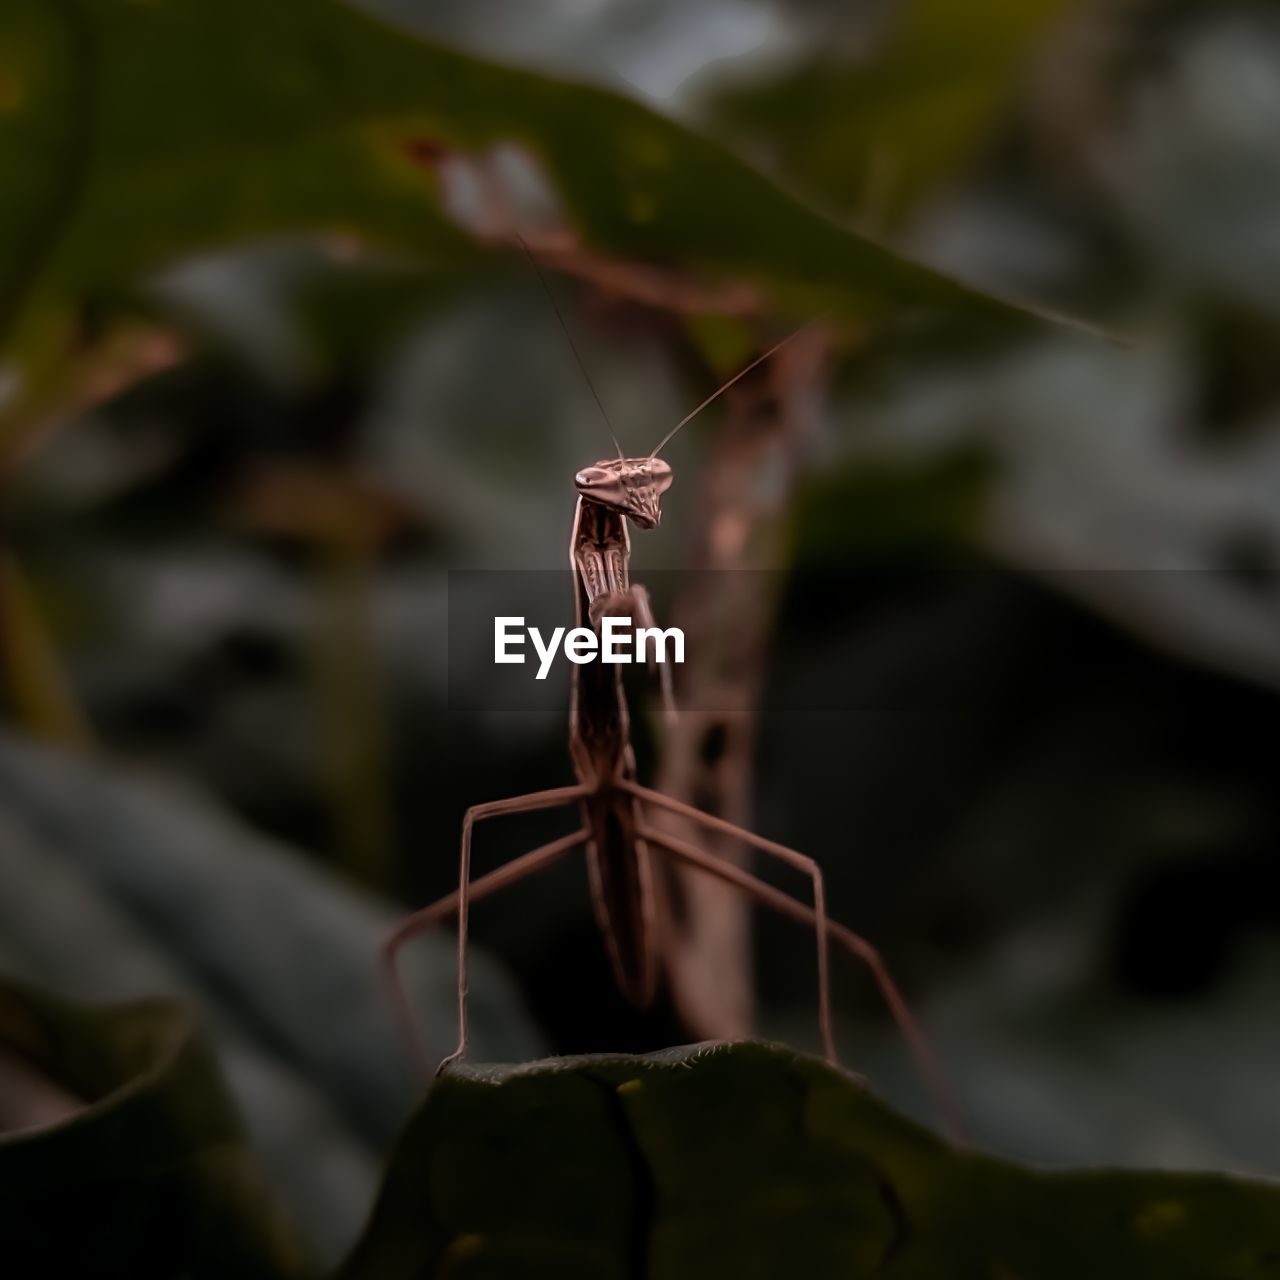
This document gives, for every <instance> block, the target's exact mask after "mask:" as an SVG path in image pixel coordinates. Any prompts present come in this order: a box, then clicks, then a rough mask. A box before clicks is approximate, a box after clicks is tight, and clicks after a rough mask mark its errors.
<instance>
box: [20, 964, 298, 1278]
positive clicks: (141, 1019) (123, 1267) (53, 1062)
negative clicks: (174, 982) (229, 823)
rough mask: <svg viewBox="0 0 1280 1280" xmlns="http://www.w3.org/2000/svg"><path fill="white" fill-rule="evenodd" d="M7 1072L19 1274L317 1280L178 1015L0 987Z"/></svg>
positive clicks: (168, 1009)
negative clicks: (25, 1112)
mask: <svg viewBox="0 0 1280 1280" xmlns="http://www.w3.org/2000/svg"><path fill="white" fill-rule="evenodd" d="M0 1056H2V1058H3V1062H4V1064H5V1068H6V1070H5V1076H6V1079H5V1104H6V1105H5V1108H4V1119H5V1121H6V1124H5V1127H4V1131H0V1237H2V1238H3V1241H4V1245H3V1250H4V1264H5V1270H6V1273H7V1274H12V1275H15V1276H35V1275H46V1276H75V1277H78V1278H79V1280H87V1278H88V1277H94V1276H121V1277H124V1276H128V1277H135V1278H137V1280H148V1278H149V1277H157V1280H159V1278H161V1277H163V1278H165V1280H169V1278H170V1277H174V1276H178V1275H182V1276H191V1277H205V1276H207V1277H225V1276H237V1277H245V1278H247V1280H258V1278H261V1280H272V1278H277V1277H280V1278H282V1277H293V1276H302V1275H306V1274H309V1268H308V1266H307V1264H306V1263H305V1261H304V1259H303V1257H302V1255H301V1254H300V1252H299V1250H298V1249H297V1247H296V1245H295V1244H294V1243H293V1242H292V1240H291V1237H290V1235H289V1233H288V1231H287V1230H286V1228H285V1226H284V1223H283V1220H282V1218H281V1216H280V1214H279V1212H278V1210H277V1209H276V1206H275V1201H274V1199H273V1197H272V1195H271V1194H270V1192H269V1190H268V1188H267V1187H266V1186H265V1185H264V1184H263V1183H262V1180H261V1177H260V1174H259V1172H258V1168H257V1165H256V1163H255V1161H254V1159H253V1156H252V1155H251V1154H250V1152H249V1150H248V1148H247V1147H246V1146H245V1144H244V1141H243V1135H242V1133H241V1129H240V1123H239V1120H238V1119H237V1117H236V1114H235V1111H234V1109H233V1108H232V1106H231V1104H230V1102H229V1101H228V1099H227V1094H226V1091H225V1090H224V1088H223V1084H222V1079H221V1076H220V1074H219V1072H218V1069H217V1066H216V1064H215V1062H214V1061H213V1058H212V1056H211V1054H210V1053H209V1051H208V1049H207V1048H206V1047H205V1045H204V1043H203V1042H202V1041H201V1039H200V1038H199V1037H198V1036H197V1035H196V1033H195V1031H194V1030H193V1027H192V1025H191V1022H190V1020H189V1018H188V1017H187V1015H186V1014H185V1013H184V1012H183V1011H182V1009H181V1008H180V1007H179V1006H177V1005H175V1004H171V1003H169V1002H167V1001H159V1000H157V1001H148V1002H145V1003H139V1004H132V1005H121V1006H116V1007H114V1008H94V1007H92V1006H89V1005H81V1004H75V1003H72V1002H70V1001H66V1000H62V999H58V998H56V997H54V996H52V995H48V994H46V993H43V992H40V991H38V990H36V989H35V988H31V987H26V986H22V985H19V984H17V983H12V982H7V981H0ZM24 1099H30V1100H31V1101H32V1106H31V1119H32V1120H34V1121H36V1123H34V1124H24V1123H23V1117H22V1104H23V1101H24Z"/></svg>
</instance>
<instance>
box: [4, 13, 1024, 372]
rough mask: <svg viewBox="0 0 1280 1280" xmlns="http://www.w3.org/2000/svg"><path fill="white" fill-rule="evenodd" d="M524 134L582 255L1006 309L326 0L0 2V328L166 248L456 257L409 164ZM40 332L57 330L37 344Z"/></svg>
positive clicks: (96, 286)
mask: <svg viewBox="0 0 1280 1280" xmlns="http://www.w3.org/2000/svg"><path fill="white" fill-rule="evenodd" d="M499 143H516V144H522V145H523V146H524V147H526V148H527V149H528V150H530V151H531V152H532V153H533V154H534V155H535V156H536V157H537V158H538V159H539V160H540V161H541V163H542V164H543V165H544V166H545V169H546V172H547V174H548V175H549V177H550V180H551V183H552V185H553V186H554V188H555V191H556V193H557V194H558V196H559V198H560V200H561V201H562V202H563V204H564V206H565V207H566V209H567V212H568V215H569V218H570V220H571V222H572V224H573V225H574V227H575V228H576V229H577V230H578V231H579V232H580V233H581V235H582V237H583V238H584V240H585V241H586V243H587V244H588V245H589V246H590V247H591V248H593V249H596V250H602V251H605V252H609V253H613V254H623V255H636V256H641V257H649V258H653V259H658V260H661V261H665V262H675V263H677V264H680V265H681V266H685V267H691V268H696V269H699V270H702V271H706V272H709V273H713V274H717V275H721V276H731V277H732V278H733V279H735V280H741V279H745V280H750V281H754V282H758V283H761V284H764V285H767V286H773V287H776V288H777V289H778V290H779V291H780V292H783V293H786V294H787V295H788V296H789V297H790V298H791V299H792V300H793V301H794V302H795V303H796V304H797V305H800V306H803V307H805V308H811V309H817V308H819V307H830V308H831V309H834V310H837V311H841V312H844V313H846V314H856V315H863V314H864V313H865V312H866V311H867V310H868V309H883V308H886V307H895V308H910V309H917V308H921V307H923V308H926V309H938V308H940V309H942V310H943V311H958V312H960V313H961V314H964V315H966V316H968V317H970V318H974V317H982V316H987V317H989V318H992V319H1009V318H1013V317H1016V316H1017V315H1018V314H1019V313H1018V312H1017V310H1016V309H1015V308H1012V307H1010V306H1008V305H1006V304H1004V303H1001V302H997V301H995V300H993V299H990V298H988V297H985V296H983V295H981V294H979V293H976V292H974V291H973V290H970V289H968V288H966V287H964V286H962V285H960V284H958V283H956V282H954V281H952V280H950V279H947V278H945V277H943V276H941V275H939V274H937V273H935V272H932V271H930V270H928V269H926V268H924V267H921V266H917V265H914V264H912V263H910V262H908V261H906V260H904V259H902V258H900V257H899V256H897V255H895V254H893V253H891V252H889V251H887V250H885V249H882V248H879V247H877V246H876V245H874V244H872V243H870V242H869V241H867V240H864V239H862V238H860V237H859V236H857V235H855V234H853V233H851V232H848V231H845V230H842V229H841V228H840V227H838V226H836V225H835V224H833V223H831V222H829V221H827V220H825V219H824V218H822V217H820V216H819V215H817V214H815V213H813V212H811V211H810V210H808V209H807V208H805V207H804V206H803V205H801V204H799V203H797V202H796V201H795V200H794V199H792V198H791V197H790V196H788V195H786V194H785V193H784V192H782V191H781V190H780V189H779V188H778V187H776V186H774V185H773V184H772V183H771V182H770V181H769V180H768V179H766V178H764V177H763V176H761V175H759V174H758V173H756V172H754V171H753V170H751V169H750V168H748V167H747V166H746V165H744V164H742V163H741V162H740V161H738V160H736V159H734V158H733V157H732V156H731V155H730V154H729V153H728V152H726V151H724V150H722V149H721V148H720V147H718V146H716V145H714V144H712V143H710V142H707V141H704V140H703V139H701V138H699V137H697V136H696V135H694V134H693V133H691V132H690V131H689V130H687V129H685V128H683V127H681V126H680V125H677V124H675V123H673V122H671V121H668V120H665V119H663V118H662V117H660V116H657V115H655V114H654V113H653V112H651V111H649V110H647V109H645V108H644V107H641V106H639V105H637V104H635V103H632V102H629V101H627V100H626V99H624V98H621V97H619V96H617V95H615V94H612V93H609V92H607V91H604V90H600V89H595V88H589V87H585V86H579V85H573V84H567V83H561V82H558V81H555V80H552V79H549V78H547V77H545V76H541V75H536V74H533V73H529V72H523V71H517V70H510V69H507V68H504V67H501V66H498V65H495V64H491V63H487V62H484V61H481V60H479V59H476V58H472V57H469V56H466V55H464V54H460V53H455V52H453V51H450V50H448V49H445V48H441V47H438V46H435V45H431V44H427V43H425V42H422V41H419V40H417V39H413V38H411V37H409V36H407V35H402V34H400V33H398V32H396V31H394V30H392V29H391V28H388V27H385V26H382V25H380V24H379V23H377V22H376V21H374V20H372V19H370V18H368V17H366V16H364V15H362V14H361V13H359V12H357V11H356V10H354V9H349V8H347V7H345V6H343V5H341V4H339V3H336V2H335V0H274V2H273V3H272V4H270V5H267V6H262V5H258V4H254V3H251V0H165V2H164V3H129V2H128V0H80V2H79V3H74V4H72V3H67V4H59V5H51V4H48V3H47V2H46V0H10V3H8V4H7V5H6V6H5V8H4V11H3V13H2V14H0V161H3V164H4V167H5V172H6V175H7V176H6V179H5V185H6V192H7V196H6V203H7V205H8V208H7V211H6V213H5V214H4V215H3V221H0V332H10V333H11V335H12V331H13V326H14V325H15V324H16V325H17V331H16V332H17V337H18V338H19V339H20V344H21V350H22V351H23V352H24V354H25V355H26V357H27V362H28V364H29V363H30V361H31V359H32V358H34V357H35V356H36V355H41V354H42V355H43V356H44V357H45V358H48V357H49V353H50V350H52V349H54V347H51V346H50V344H49V343H48V341H47V340H48V339H51V338H54V337H60V338H62V339H63V340H64V341H65V340H66V338H67V335H68V332H69V328H68V317H69V315H70V311H69V308H70V307H71V305H73V304H76V303H82V302H85V301H90V300H93V299H95V298H101V297H102V296H103V295H108V294H110V292H111V291H113V290H115V289H118V288H120V287H121V286H127V285H129V284H130V283H132V282H134V281H136V280H137V279H138V278H139V276H140V275H141V274H143V273H146V272H148V271H151V270H153V269H155V268H157V267H159V266H161V265H162V264H164V263H166V262H168V261H171V260H172V259H174V258H175V257H178V256H179V255H182V254H187V253H191V252H193V251H196V250H200V249H207V248H211V247H214V246H218V245H225V244H231V243H237V242H241V241H245V240H248V239H251V238H257V237H263V236H267V235H271V234H279V233H289V232H316V233H330V234H333V235H336V236H340V237H342V238H343V241H344V242H345V243H347V244H348V245H355V246H357V247H358V245H359V244H360V243H362V242H364V241H366V240H367V241H371V242H373V243H376V244H379V245H383V246H389V247H393V248H398V249H406V250H411V251H414V252H417V253H424V252H425V253H427V254H429V255H439V256H443V257H446V258H449V259H457V258H458V257H459V256H462V255H465V254H467V253H468V252H473V251H474V247H473V242H472V241H471V240H469V239H468V238H467V237H466V236H465V235H464V234H463V233H462V232H461V231H460V230H459V229H458V228H457V227H456V226H455V225H453V224H452V223H451V222H450V221H448V220H447V218H446V216H445V215H444V213H443V212H442V211H441V208H440V201H439V191H438V188H437V179H436V175H435V172H434V170H433V167H432V165H431V164H430V163H426V162H424V160H425V159H426V158H429V157H431V156H434V155H437V154H439V152H440V149H441V148H446V149H459V150H463V151H468V152H474V151H479V150H484V149H489V148H491V147H493V146H494V145H496V144H499ZM55 346H56V344H55Z"/></svg>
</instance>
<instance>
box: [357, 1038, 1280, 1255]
mask: <svg viewBox="0 0 1280 1280" xmlns="http://www.w3.org/2000/svg"><path fill="white" fill-rule="evenodd" d="M1278 1258H1280V1189H1278V1188H1276V1187H1275V1186H1272V1185H1269V1184H1266V1183H1252V1182H1248V1181H1245V1180H1243V1179H1233V1178H1229V1177H1226V1176H1222V1175H1217V1174H1166V1173H1147V1172H1134V1173H1130V1172H1121V1171H1111V1170H1091V1171H1082V1172H1071V1173H1041V1172H1037V1171H1033V1170H1030V1169H1025V1168H1021V1167H1019V1166H1017V1165H1013V1164H1010V1163H1007V1162H1004V1161H1000V1160H995V1159H992V1158H990V1157H988V1156H983V1155H980V1154H977V1153H974V1152H968V1151H962V1150H957V1149H955V1148H952V1147H950V1146H948V1145H947V1144H946V1143H944V1142H942V1141H941V1140H940V1139H938V1138H935V1137H933V1136H932V1135H931V1134H929V1133H928V1132H927V1131H925V1130H924V1129H921V1128H919V1127H918V1126H916V1125H915V1124H913V1123H911V1122H910V1121H907V1120H904V1119H902V1118H901V1117H899V1116H897V1115H895V1114H894V1113H893V1112H891V1111H889V1110H888V1109H887V1108H886V1107H885V1106H883V1105H882V1104H881V1103H879V1102H877V1101H876V1100H875V1099H874V1098H873V1097H871V1096H870V1094H868V1093H867V1092H866V1090H865V1089H863V1088H862V1087H861V1086H860V1085H859V1084H858V1083H857V1082H856V1081H855V1080H854V1079H853V1078H851V1077H850V1076H848V1075H846V1074H844V1073H843V1072H840V1071H837V1070H833V1069H832V1068H831V1067H829V1066H827V1065H826V1064H824V1063H821V1062H818V1061H817V1060H815V1059H811V1058H805V1057H801V1056H799V1055H797V1054H795V1053H792V1052H790V1051H788V1050H783V1049H779V1048H774V1047H770V1046H768V1045H763V1044H750V1043H745V1044H743V1043H740V1044H737V1045H733V1046H723V1045H715V1046H706V1045H703V1046H698V1047H695V1048H692V1049H688V1048H686V1049H680V1050H672V1051H668V1052H666V1053H661V1054H656V1055H653V1056H651V1057H648V1058H620V1057H619V1058H614V1057H590V1058H577V1059H567V1060H563V1061H559V1062H548V1063H539V1064H536V1065H534V1066H528V1067H516V1068H470V1069H464V1070H462V1071H459V1072H456V1073H453V1074H450V1075H448V1076H446V1077H444V1078H443V1079H442V1080H440V1081H439V1082H438V1083H437V1084H436V1086H435V1088H434V1089H433V1090H432V1092H431V1094H430V1095H429V1096H428V1098H427V1101H426V1103H425V1104H424V1106H423V1107H422V1108H421V1110H419V1112H418V1113H417V1115H416V1116H415V1117H414V1118H413V1120H412V1121H411V1122H410V1124H409V1127H408V1128H407V1130H406V1131H405V1133H404V1135H403V1137H402V1139H401V1142H400V1145H399V1147H398V1149H397V1150H396V1152H395V1153H394V1155H393V1157H392V1161H391V1166H390V1169H389V1172H388V1175H387V1180H386V1183H385V1185H384V1187H383V1190H382V1195H381V1198H380V1201H379V1204H378V1207H377V1209H376V1210H375V1213H374V1216H373V1219H372V1221H371V1223H370V1225H369V1229H368V1231H367V1232H366V1235H365V1237H364V1239H363V1241H362V1242H361V1244H360V1246H359V1247H358V1248H357V1250H356V1252H355V1254H354V1255H353V1258H352V1260H351V1262H350V1263H349V1264H348V1266H347V1268H346V1270H345V1271H344V1272H343V1275H344V1277H345V1280H364V1278H365V1277H370V1278H372V1277H377V1280H399V1278H400V1277H410V1276H425V1275H449V1276H451V1277H457V1278H461V1277H479V1276H486V1277H489V1276H492V1277H498V1276H510V1275H520V1276H522V1277H525V1278H527V1280H532V1278H534V1277H539V1276H557V1277H579V1276H580V1277H592V1280H600V1278H602V1277H609V1276H617V1277H620V1278H621V1277H630V1276H634V1275H653V1276H662V1277H663V1280H680V1278H681V1277H685V1276H688V1277H698V1280H715V1278H716V1277H726V1278H727V1277H733V1278H734V1280H751V1278H752V1277H760V1278H761V1280H764V1278H766V1277H768V1278H770V1280H772V1278H773V1277H777V1276H780V1275H795V1276H803V1277H805V1278H806V1280H814V1278H816V1277H831V1278H832V1280H836V1278H837V1277H838V1278H839V1280H857V1277H872V1276H875V1277H878V1278H881V1280H907V1278H908V1277H910V1278H911V1280H924V1278H925V1277H934V1276H937V1277H948V1278H950V1280H956V1278H959V1277H974V1278H975V1280H976V1278H978V1277H982V1278H984V1280H985V1278H988V1277H1000V1278H1004V1277H1031V1276H1034V1277H1037V1280H1074V1278H1076V1277H1080V1276H1090V1277H1098V1278H1099V1280H1100V1278H1102V1277H1108V1276H1115V1277H1124V1280H1132V1278H1133V1277H1135V1276H1159V1277H1161V1280H1180V1278H1181V1277H1186V1278H1187V1280H1192V1278H1193V1277H1194V1278H1196V1280H1199V1277H1203V1276H1215V1277H1223V1278H1224V1280H1225V1278H1226V1277H1237V1278H1239V1280H1244V1278H1245V1277H1258V1278H1261V1277H1264V1276H1276V1275H1277V1274H1280V1263H1278V1262H1277V1259H1278Z"/></svg>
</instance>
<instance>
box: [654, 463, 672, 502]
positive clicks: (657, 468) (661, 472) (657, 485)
mask: <svg viewBox="0 0 1280 1280" xmlns="http://www.w3.org/2000/svg"><path fill="white" fill-rule="evenodd" d="M648 466H649V483H650V484H651V485H652V486H653V491H654V493H655V494H657V493H666V491H667V490H668V489H670V488H671V480H672V475H671V467H670V466H669V465H668V464H667V463H665V462H664V461H663V460H662V459H661V458H650V459H649V460H648Z"/></svg>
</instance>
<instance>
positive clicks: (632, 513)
mask: <svg viewBox="0 0 1280 1280" xmlns="http://www.w3.org/2000/svg"><path fill="white" fill-rule="evenodd" d="M573 483H574V487H575V488H576V489H577V490H578V493H579V494H581V496H582V497H584V498H585V499H586V500H587V501H588V502H594V503H596V504H597V505H599V506H602V507H608V508H609V510H611V511H617V512H620V513H621V514H622V515H624V516H627V517H629V518H630V519H631V520H633V521H634V522H635V523H636V524H637V525H638V526H639V527H640V528H641V529H652V528H655V527H656V526H657V525H658V523H659V522H660V521H661V520H662V510H661V508H660V507H659V505H658V499H659V498H660V497H661V496H662V495H663V494H664V493H666V491H667V490H668V489H669V488H670V487H671V467H670V466H669V465H668V464H667V463H666V462H664V461H663V460H662V459H661V458H652V457H650V458H606V459H604V460H603V461H601V462H597V463H595V464H594V465H593V466H590V467H584V468H583V469H582V470H581V471H579V472H578V474H577V475H576V476H574V478H573Z"/></svg>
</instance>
